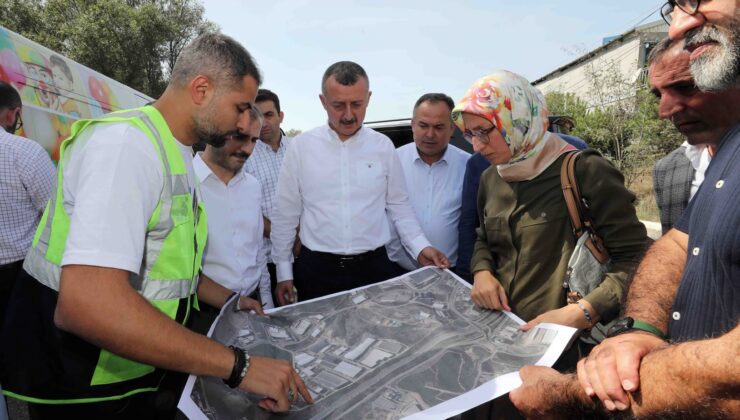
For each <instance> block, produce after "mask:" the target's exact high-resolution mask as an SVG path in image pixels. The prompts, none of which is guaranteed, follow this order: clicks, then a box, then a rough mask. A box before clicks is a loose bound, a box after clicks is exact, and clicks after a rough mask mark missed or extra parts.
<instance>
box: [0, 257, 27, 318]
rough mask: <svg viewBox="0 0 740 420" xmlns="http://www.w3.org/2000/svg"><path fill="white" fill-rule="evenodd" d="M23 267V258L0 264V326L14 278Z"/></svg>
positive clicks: (8, 301)
mask: <svg viewBox="0 0 740 420" xmlns="http://www.w3.org/2000/svg"><path fill="white" fill-rule="evenodd" d="M22 267H23V260H20V261H15V262H12V263H9V264H3V265H0V326H2V324H3V319H5V311H6V310H7V309H8V304H9V303H10V295H11V294H12V293H13V287H14V286H15V280H16V278H17V277H18V273H19V272H20V271H21V268H22Z"/></svg>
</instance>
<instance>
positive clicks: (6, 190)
mask: <svg viewBox="0 0 740 420" xmlns="http://www.w3.org/2000/svg"><path fill="white" fill-rule="evenodd" d="M56 173H57V170H56V168H55V167H54V165H53V164H52V163H51V159H49V154H48V153H46V151H45V150H44V148H43V147H41V145H39V144H38V143H36V142H35V141H33V140H30V139H27V138H24V137H20V136H16V135H13V134H10V133H6V132H5V130H3V129H2V127H0V215H2V217H0V265H5V264H9V263H12V262H16V261H20V260H22V259H23V258H24V257H25V256H26V252H28V248H30V247H31V240H32V239H33V235H34V233H36V226H37V225H38V223H39V220H41V215H42V214H43V213H44V208H46V202H47V201H49V197H50V196H51V192H52V190H53V189H54V186H55V185H56Z"/></svg>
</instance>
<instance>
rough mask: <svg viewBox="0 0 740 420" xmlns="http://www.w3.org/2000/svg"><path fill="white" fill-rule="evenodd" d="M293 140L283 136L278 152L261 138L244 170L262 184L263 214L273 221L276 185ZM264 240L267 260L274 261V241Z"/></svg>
mask: <svg viewBox="0 0 740 420" xmlns="http://www.w3.org/2000/svg"><path fill="white" fill-rule="evenodd" d="M291 141H293V139H292V138H291V137H288V136H282V137H281V138H280V146H278V149H277V152H276V151H273V150H272V146H270V145H269V144H267V143H265V142H263V141H262V140H260V141H258V142H257V143H255V145H254V151H252V154H251V155H250V156H249V159H248V160H247V163H245V164H244V170H245V171H247V173H248V174H250V175H252V176H253V177H255V178H257V181H259V182H260V184H262V215H263V216H265V217H266V218H267V220H269V221H272V212H273V209H274V207H275V187H276V186H277V180H278V175H279V174H280V166H282V164H283V159H284V158H285V152H286V151H287V150H288V145H290V142H291ZM264 242H265V244H264V250H265V254H267V262H272V255H271V254H270V251H271V248H272V242H270V238H264Z"/></svg>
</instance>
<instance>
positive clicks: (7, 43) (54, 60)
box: [0, 26, 153, 161]
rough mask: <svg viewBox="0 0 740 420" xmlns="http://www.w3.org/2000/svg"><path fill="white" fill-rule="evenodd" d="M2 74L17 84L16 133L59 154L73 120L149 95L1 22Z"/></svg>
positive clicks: (142, 100) (54, 156) (146, 99)
mask: <svg viewBox="0 0 740 420" xmlns="http://www.w3.org/2000/svg"><path fill="white" fill-rule="evenodd" d="M0 80H4V81H6V82H8V83H10V84H11V85H13V87H15V88H16V90H18V93H20V95H21V100H22V102H23V111H22V114H21V116H22V117H21V118H22V120H23V127H22V128H21V131H20V132H17V133H16V134H18V135H21V136H23V137H27V138H29V139H32V140H34V141H36V142H37V143H39V144H40V145H41V146H43V147H44V149H46V151H48V152H49V154H50V155H51V158H52V160H54V161H57V160H59V145H60V144H61V142H62V140H64V139H65V138H67V137H68V136H69V134H70V130H71V127H72V123H73V122H75V121H77V120H78V119H81V118H96V117H100V116H102V115H103V114H106V113H108V112H111V111H117V110H120V109H127V108H135V107H139V106H143V105H145V104H147V103H149V102H151V101H152V100H153V99H152V98H150V97H148V96H147V95H144V94H143V93H141V92H138V91H136V90H134V89H132V88H130V87H128V86H126V85H124V84H122V83H119V82H117V81H115V80H113V79H111V78H109V77H106V76H104V75H102V74H100V73H98V72H96V71H94V70H92V69H90V68H88V67H85V66H83V65H82V64H79V63H77V62H75V61H72V60H70V59H68V58H67V57H64V56H62V55H59V54H57V53H55V52H54V51H52V50H50V49H48V48H46V47H43V46H41V45H39V44H37V43H35V42H33V41H31V40H29V39H27V38H24V37H22V36H20V35H18V34H16V33H15V32H12V31H10V30H8V29H6V28H4V27H2V26H0Z"/></svg>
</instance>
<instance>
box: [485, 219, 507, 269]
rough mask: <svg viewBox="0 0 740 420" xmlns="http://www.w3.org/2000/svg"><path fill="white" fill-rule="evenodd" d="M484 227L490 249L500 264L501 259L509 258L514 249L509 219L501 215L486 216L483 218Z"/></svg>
mask: <svg viewBox="0 0 740 420" xmlns="http://www.w3.org/2000/svg"><path fill="white" fill-rule="evenodd" d="M483 229H485V232H486V241H487V244H488V250H489V251H490V253H491V256H492V257H493V260H494V263H495V264H496V265H497V266H498V265H500V261H501V259H502V258H504V259H505V258H508V257H509V256H510V255H511V251H512V249H511V233H510V232H509V220H508V219H507V218H506V217H501V216H486V217H485V218H484V219H483Z"/></svg>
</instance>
